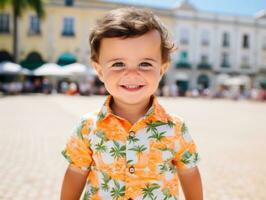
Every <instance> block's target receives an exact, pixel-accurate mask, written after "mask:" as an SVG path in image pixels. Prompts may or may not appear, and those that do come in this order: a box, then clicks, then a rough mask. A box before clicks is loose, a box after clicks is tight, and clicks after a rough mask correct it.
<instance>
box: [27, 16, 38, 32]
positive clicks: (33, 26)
mask: <svg viewBox="0 0 266 200" xmlns="http://www.w3.org/2000/svg"><path fill="white" fill-rule="evenodd" d="M40 32H41V31H40V19H39V17H38V16H37V15H32V16H30V24H29V33H30V34H39V33H40Z"/></svg>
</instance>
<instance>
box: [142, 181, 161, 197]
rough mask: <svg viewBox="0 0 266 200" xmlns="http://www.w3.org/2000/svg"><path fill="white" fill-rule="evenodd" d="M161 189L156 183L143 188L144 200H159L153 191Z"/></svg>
mask: <svg viewBox="0 0 266 200" xmlns="http://www.w3.org/2000/svg"><path fill="white" fill-rule="evenodd" d="M159 188H160V186H159V185H158V184H156V183H152V184H147V185H146V187H145V188H142V194H143V198H142V199H145V198H146V197H148V198H149V199H152V200H155V199H157V196H154V193H153V191H154V190H156V189H159Z"/></svg>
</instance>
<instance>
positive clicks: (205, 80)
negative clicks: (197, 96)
mask: <svg viewBox="0 0 266 200" xmlns="http://www.w3.org/2000/svg"><path fill="white" fill-rule="evenodd" d="M197 83H198V89H200V90H202V89H206V88H209V87H210V79H209V77H208V76H207V75H206V74H201V75H199V77H198V81H197Z"/></svg>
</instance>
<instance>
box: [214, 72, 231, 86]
mask: <svg viewBox="0 0 266 200" xmlns="http://www.w3.org/2000/svg"><path fill="white" fill-rule="evenodd" d="M228 79H230V76H229V75H228V74H219V75H218V76H217V83H218V84H221V85H223V84H225V82H226V80H228Z"/></svg>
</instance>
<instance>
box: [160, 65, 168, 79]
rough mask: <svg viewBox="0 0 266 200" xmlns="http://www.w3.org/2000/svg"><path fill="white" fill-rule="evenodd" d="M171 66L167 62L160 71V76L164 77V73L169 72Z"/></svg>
mask: <svg viewBox="0 0 266 200" xmlns="http://www.w3.org/2000/svg"><path fill="white" fill-rule="evenodd" d="M169 65H170V62H165V63H164V64H163V65H162V66H161V69H160V76H161V77H162V76H163V75H164V73H165V72H166V71H167V69H168V67H169Z"/></svg>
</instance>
